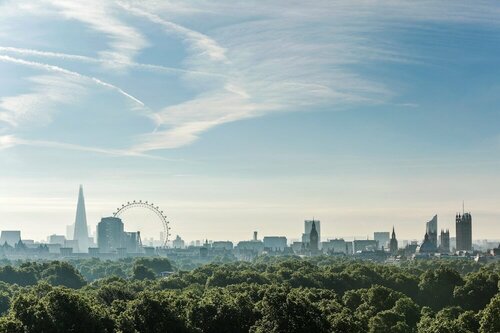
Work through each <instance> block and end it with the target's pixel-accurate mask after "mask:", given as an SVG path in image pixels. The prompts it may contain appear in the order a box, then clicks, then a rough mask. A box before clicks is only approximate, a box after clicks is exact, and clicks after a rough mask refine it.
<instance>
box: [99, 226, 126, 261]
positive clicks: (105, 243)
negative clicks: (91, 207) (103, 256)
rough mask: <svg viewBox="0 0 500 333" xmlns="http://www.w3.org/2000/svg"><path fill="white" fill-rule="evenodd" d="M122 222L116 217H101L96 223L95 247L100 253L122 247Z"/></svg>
mask: <svg viewBox="0 0 500 333" xmlns="http://www.w3.org/2000/svg"><path fill="white" fill-rule="evenodd" d="M123 235H124V233H123V222H122V220H121V219H120V218H118V217H103V218H102V219H101V222H99V224H98V225H97V247H99V251H100V252H101V253H110V252H115V251H116V250H117V249H119V248H123V247H124V246H123V245H124V244H123V237H124V236H123Z"/></svg>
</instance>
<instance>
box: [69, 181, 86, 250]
mask: <svg viewBox="0 0 500 333" xmlns="http://www.w3.org/2000/svg"><path fill="white" fill-rule="evenodd" d="M73 239H74V240H77V241H78V249H79V252H84V253H86V252H88V249H89V232H88V229H87V213H86V212H85V199H84V198H83V187H82V185H80V189H79V191H78V203H77V206H76V217H75V233H74V236H73Z"/></svg>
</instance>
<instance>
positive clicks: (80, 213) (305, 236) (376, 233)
mask: <svg viewBox="0 0 500 333" xmlns="http://www.w3.org/2000/svg"><path fill="white" fill-rule="evenodd" d="M132 202H133V203H134V204H135V203H136V202H137V203H140V202H142V203H145V204H148V205H152V206H154V207H156V209H157V210H158V211H161V213H162V215H163V214H164V212H163V211H162V208H161V207H159V206H157V205H153V203H151V202H149V203H148V201H145V200H144V201H143V200H130V201H127V202H124V203H123V204H122V205H121V207H122V208H123V207H124V206H126V205H129V204H132ZM131 207H133V206H131ZM132 209H136V210H137V209H138V210H139V212H137V211H136V213H138V214H137V215H138V217H137V216H136V218H139V219H140V218H141V210H142V213H143V214H144V213H147V210H146V211H144V210H143V209H141V208H140V207H138V208H132ZM461 215H463V216H464V217H465V216H468V217H469V219H470V216H471V213H470V212H466V211H465V203H464V202H462V212H458V213H456V215H455V229H454V230H455V232H456V233H458V232H459V230H458V224H457V222H456V221H457V220H458V219H459V218H460V216H461ZM115 216H116V211H115V212H113V213H112V214H109V215H105V216H101V220H100V221H101V222H102V221H103V220H107V219H114V218H115ZM142 217H143V218H146V219H147V218H148V216H147V214H144V215H142ZM149 218H151V216H149ZM155 218H156V217H155V216H154V215H153V216H152V219H153V220H154V219H155ZM165 218H167V220H168V217H167V216H165ZM120 221H123V224H122V227H121V228H127V222H129V225H128V229H129V230H128V233H129V234H131V233H132V234H134V233H135V232H137V231H138V232H140V233H143V232H144V229H143V228H142V227H141V228H134V227H132V228H131V227H130V222H131V221H129V220H127V218H125V219H123V218H122V219H120ZM133 222H138V221H133ZM148 222H151V221H148ZM152 222H153V223H149V224H145V225H148V226H149V227H150V226H152V225H154V224H155V223H156V224H158V226H157V229H155V230H156V231H157V232H155V231H152V232H151V231H150V232H149V234H148V235H149V236H150V237H145V238H144V233H143V236H142V237H143V238H144V239H145V241H146V242H149V241H150V240H155V241H157V242H162V240H161V239H162V234H163V228H162V225H161V221H160V220H157V221H152ZM303 222H304V228H303V230H302V233H301V235H300V236H298V237H297V235H290V234H288V233H287V231H284V230H281V231H280V232H278V233H275V234H264V235H263V236H262V237H263V239H265V238H266V237H271V238H273V237H274V238H276V237H278V238H279V237H284V238H285V240H287V241H288V243H289V244H290V245H291V244H292V243H293V242H294V241H299V242H302V243H305V244H307V243H308V241H309V237H310V230H311V227H312V225H313V224H314V222H316V226H317V227H316V228H317V230H318V231H317V235H318V240H319V242H322V241H323V242H324V241H329V240H333V239H345V240H349V241H352V240H356V239H357V240H363V239H366V240H368V239H370V240H377V237H381V238H380V239H382V238H384V239H385V242H386V243H387V244H385V246H387V245H388V242H389V240H390V238H389V234H390V232H389V231H386V230H366V231H367V233H366V238H365V236H360V235H335V236H332V235H327V236H324V237H321V233H320V230H321V227H320V225H321V224H320V223H321V221H320V220H319V219H316V218H314V217H313V218H312V219H304V220H303ZM120 223H122V222H120ZM169 223H170V222H169ZM99 224H100V222H97V223H96V224H95V225H93V224H92V223H91V224H90V225H88V224H87V215H86V207H85V199H84V195H83V186H82V185H79V188H78V200H77V205H76V219H75V222H74V223H73V224H69V225H66V226H65V228H66V233H59V234H58V233H54V232H50V233H49V234H48V235H45V236H44V238H43V239H41V240H35V241H36V242H38V241H40V243H45V240H47V241H48V240H49V239H50V238H52V237H64V235H66V237H65V239H66V240H76V241H78V243H76V244H77V247H79V248H80V249H79V250H77V252H80V253H86V252H87V251H85V250H82V245H81V244H80V243H82V244H84V245H83V247H84V248H88V247H89V246H88V244H89V242H91V240H92V242H93V244H94V245H92V246H95V245H96V243H97V242H98V239H99V237H98V225H99ZM422 224H423V225H424V229H425V231H424V233H423V234H424V236H423V237H421V238H419V237H418V236H415V235H413V236H412V237H409V238H404V239H403V238H399V239H400V241H401V240H403V241H408V242H409V241H417V242H421V241H422V240H424V239H426V238H427V237H428V238H429V240H430V241H431V242H432V244H433V247H434V248H435V249H440V248H441V245H442V240H441V239H440V240H439V241H438V239H437V233H434V235H433V233H432V232H431V231H430V230H437V228H438V215H437V214H436V215H434V216H433V217H432V219H431V220H430V221H428V222H425V223H422ZM76 225H80V231H79V232H76V231H75V230H76V228H75V226H76ZM137 225H139V226H141V224H140V223H139V224H135V226H137ZM169 225H171V224H169ZM83 227H85V231H82V230H83V229H82V228H83ZM169 228H170V227H169ZM474 228H475V225H474V224H472V234H470V235H472V239H471V240H472V242H474V241H481V240H489V241H493V242H494V241H498V238H495V237H489V238H477V237H474ZM3 230H5V229H3ZM394 230H395V226H394V225H393V226H392V234H393V235H394ZM441 230H442V231H444V229H442V228H441ZM446 230H447V231H448V229H446ZM146 231H149V230H146ZM7 232H15V233H20V232H22V230H19V231H18V230H15V231H7ZM87 232H88V233H87ZM122 232H123V230H122ZM460 232H462V229H460ZM77 233H78V235H77ZM83 233H85V234H83ZM156 233H157V234H158V235H156V237H155V236H154V235H155V234H156ZM258 233H259V231H258V230H254V231H253V236H252V239H254V240H255V239H256V238H255V237H256V236H257V234H258ZM382 234H386V235H382ZM179 235H180V234H179V233H177V234H176V233H175V231H174V232H173V233H172V231H170V238H169V240H168V243H169V244H170V243H171V242H172V241H173V240H174V239H175V238H177V239H180V238H179ZM219 236H220V233H219V232H217V236H214V237H213V238H208V237H207V236H200V237H198V238H192V239H189V238H185V237H181V238H182V240H183V241H186V242H189V243H194V242H199V241H202V242H203V241H208V240H209V239H210V241H211V242H212V241H231V242H238V241H246V240H250V239H251V238H240V239H231V238H223V237H222V238H221V237H219ZM382 236H384V237H382ZM434 236H435V238H432V237H434ZM448 236H449V237H451V238H452V239H453V240H455V238H456V234H455V235H454V234H452V236H450V235H449V234H448ZM89 237H90V238H89ZM139 237H140V236H139ZM217 237H219V238H217ZM20 239H21V238H20ZM22 239H31V238H30V237H22ZM82 239H85V240H83V242H82ZM433 239H434V240H433ZM48 242H49V243H50V241H48ZM447 242H448V244H449V240H448V241H447ZM158 246H159V245H158ZM169 246H170V245H169ZM385 246H384V245H383V244H380V241H379V248H383V247H385ZM448 246H449V245H448ZM467 249H468V250H470V249H471V248H470V245H469V247H468V248H467Z"/></svg>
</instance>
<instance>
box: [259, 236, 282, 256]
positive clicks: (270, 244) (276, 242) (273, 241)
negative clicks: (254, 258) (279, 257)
mask: <svg viewBox="0 0 500 333" xmlns="http://www.w3.org/2000/svg"><path fill="white" fill-rule="evenodd" d="M263 241H264V250H266V251H273V252H278V251H279V252H282V251H284V250H285V248H286V247H287V240H286V237H283V236H265V237H264V239H263Z"/></svg>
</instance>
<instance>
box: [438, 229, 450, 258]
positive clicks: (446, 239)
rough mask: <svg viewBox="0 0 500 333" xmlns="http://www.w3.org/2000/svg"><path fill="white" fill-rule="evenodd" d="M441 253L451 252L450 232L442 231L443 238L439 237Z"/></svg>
mask: <svg viewBox="0 0 500 333" xmlns="http://www.w3.org/2000/svg"><path fill="white" fill-rule="evenodd" d="M439 243H440V245H439V252H441V253H448V252H450V231H449V230H448V229H446V231H444V230H441V236H440V237H439Z"/></svg>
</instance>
